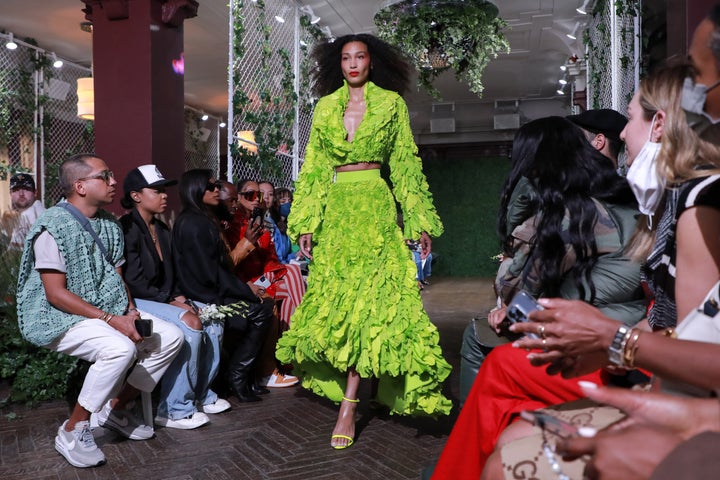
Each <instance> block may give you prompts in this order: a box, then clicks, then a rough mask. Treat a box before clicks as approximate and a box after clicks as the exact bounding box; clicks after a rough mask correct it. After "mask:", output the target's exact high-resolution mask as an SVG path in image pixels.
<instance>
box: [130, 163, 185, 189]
mask: <svg viewBox="0 0 720 480" xmlns="http://www.w3.org/2000/svg"><path fill="white" fill-rule="evenodd" d="M176 183H177V180H167V179H166V178H165V177H163V175H162V173H160V170H158V168H157V167H156V166H155V165H152V164H150V165H140V166H139V167H137V168H133V169H132V170H130V173H128V174H127V177H125V181H124V182H123V191H124V192H125V195H127V194H129V193H130V192H138V191H140V190H142V189H143V188H148V187H150V188H161V187H169V186H171V185H175V184H176Z"/></svg>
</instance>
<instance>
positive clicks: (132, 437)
mask: <svg viewBox="0 0 720 480" xmlns="http://www.w3.org/2000/svg"><path fill="white" fill-rule="evenodd" d="M98 425H99V426H101V427H103V428H106V429H108V430H112V431H113V432H115V433H117V434H118V435H120V436H121V437H123V438H127V439H128V440H135V441H140V440H150V439H151V438H153V437H154V436H155V432H154V431H153V432H152V435H150V436H149V437H144V436H140V435H135V434H132V433H131V434H130V435H128V434H127V433H126V432H124V431H123V429H122V428H120V427H116V426H115V425H113V424H112V423H110V422H105V423H99V422H98Z"/></svg>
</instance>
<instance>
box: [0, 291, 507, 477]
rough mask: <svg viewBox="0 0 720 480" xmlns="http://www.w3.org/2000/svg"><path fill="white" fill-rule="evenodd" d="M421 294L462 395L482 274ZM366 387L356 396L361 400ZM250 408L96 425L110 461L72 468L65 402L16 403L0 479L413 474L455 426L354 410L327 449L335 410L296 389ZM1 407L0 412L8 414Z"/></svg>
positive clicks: (0, 426)
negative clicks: (467, 337)
mask: <svg viewBox="0 0 720 480" xmlns="http://www.w3.org/2000/svg"><path fill="white" fill-rule="evenodd" d="M431 280H432V285H431V286H429V287H426V288H425V290H424V291H423V293H422V296H423V299H424V302H425V306H426V309H427V311H428V313H429V314H430V318H431V319H432V321H433V322H434V323H435V324H436V325H437V326H438V328H439V330H440V335H441V344H442V347H443V351H444V353H445V357H446V358H447V360H448V361H449V362H450V363H451V364H452V365H453V368H454V370H453V373H452V375H451V377H450V379H449V380H448V381H447V383H446V386H445V388H446V394H447V395H449V396H450V397H451V398H452V399H453V400H455V399H456V398H457V392H458V371H457V370H458V368H459V350H460V339H461V334H462V331H463V329H464V328H465V325H466V324H467V322H468V321H469V319H470V318H471V317H472V316H473V315H475V314H476V313H478V312H483V311H487V310H489V308H490V307H492V305H493V298H492V288H491V284H490V282H489V281H488V280H483V279H437V280H436V279H435V278H432V279H431ZM367 396H368V395H367V390H366V388H363V390H362V391H361V399H367ZM263 399H264V400H263V401H262V402H258V403H255V404H238V403H237V402H235V401H234V400H233V399H230V401H231V403H232V404H233V408H232V410H231V411H229V412H226V413H223V414H220V415H214V416H211V419H212V423H211V424H210V425H207V426H204V427H202V428H199V429H197V430H191V431H184V430H173V429H166V428H158V429H157V430H156V436H155V438H153V439H151V440H148V441H144V442H133V441H129V440H124V439H119V438H117V437H116V436H115V435H114V434H113V433H111V432H107V431H105V430H104V429H102V428H99V429H96V430H95V436H96V439H97V442H98V445H100V447H101V448H102V450H103V452H104V453H105V456H106V457H107V460H108V463H107V464H106V465H104V466H102V467H98V468H90V469H77V468H74V467H72V466H70V465H69V464H68V463H67V462H66V461H65V460H64V459H63V458H62V457H61V456H60V455H59V454H57V453H56V452H55V449H54V438H55V434H56V432H57V428H58V426H59V425H60V424H61V423H62V422H63V421H64V420H65V419H66V418H67V415H68V407H67V404H66V403H65V402H61V401H57V402H48V403H45V404H42V405H41V406H39V407H38V408H35V409H31V410H29V409H25V408H17V407H15V408H13V409H12V411H14V412H15V413H17V414H18V415H19V418H17V419H15V420H10V419H8V418H6V417H5V416H4V417H3V418H1V419H0V478H2V479H3V480H19V479H123V480H125V479H143V480H155V479H177V480H180V479H228V480H229V479H248V480H260V479H286V480H296V479H297V480H299V479H324V480H339V479H418V478H420V473H421V471H422V469H423V467H424V466H426V465H429V464H431V463H432V462H434V460H435V459H436V458H437V457H438V455H439V454H440V451H441V450H442V447H443V444H444V443H445V440H446V438H447V435H448V433H449V431H450V429H451V428H452V422H453V421H454V419H455V416H456V414H457V412H456V411H454V412H453V414H452V415H451V416H449V417H444V418H440V419H437V420H433V419H418V418H404V417H397V416H394V417H390V416H389V415H385V414H377V413H375V412H372V411H370V410H369V409H368V408H367V402H364V403H361V405H360V407H359V414H360V418H359V421H358V429H359V431H358V434H357V435H356V440H355V445H353V446H352V447H351V448H349V449H347V450H340V451H336V450H333V449H331V448H330V446H329V441H330V433H331V431H332V428H333V425H334V424H335V419H336V416H337V407H336V406H334V405H333V404H332V403H331V402H328V401H325V400H324V399H321V398H319V397H317V396H314V395H312V394H310V393H309V392H307V391H305V390H303V389H301V388H298V387H292V388H286V389H275V390H273V391H272V393H270V394H269V395H266V396H264V397H263ZM9 411H10V409H7V408H6V409H5V410H4V411H3V414H7V413H9Z"/></svg>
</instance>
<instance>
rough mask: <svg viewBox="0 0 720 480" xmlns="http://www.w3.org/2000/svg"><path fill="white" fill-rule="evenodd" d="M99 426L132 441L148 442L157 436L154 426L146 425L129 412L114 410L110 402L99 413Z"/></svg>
mask: <svg viewBox="0 0 720 480" xmlns="http://www.w3.org/2000/svg"><path fill="white" fill-rule="evenodd" d="M97 420H98V425H99V426H101V427H104V428H107V429H110V430H112V431H113V432H115V433H117V434H118V435H122V436H123V437H125V438H129V439H130V440H147V439H149V438H152V437H153V436H155V430H154V429H153V427H152V425H145V424H144V423H143V421H142V420H141V419H140V418H139V417H138V416H137V415H135V414H134V413H132V412H131V411H129V410H114V409H112V408H111V407H110V400H108V402H107V403H106V404H105V406H104V407H103V408H102V410H100V411H99V412H98V413H97Z"/></svg>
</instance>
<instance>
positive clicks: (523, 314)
mask: <svg viewBox="0 0 720 480" xmlns="http://www.w3.org/2000/svg"><path fill="white" fill-rule="evenodd" d="M535 310H545V309H544V308H543V306H542V305H540V304H539V303H537V301H536V300H535V299H534V298H533V297H532V295H530V294H529V293H527V292H525V291H523V290H521V291H519V292H518V293H517V294H515V296H514V297H513V299H512V300H510V304H509V305H508V307H507V318H508V320H509V321H510V323H519V322H527V321H528V315H530V312H534V311H535ZM526 335H527V336H528V337H529V338H539V337H538V336H537V335H536V334H534V333H527V334H526Z"/></svg>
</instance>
